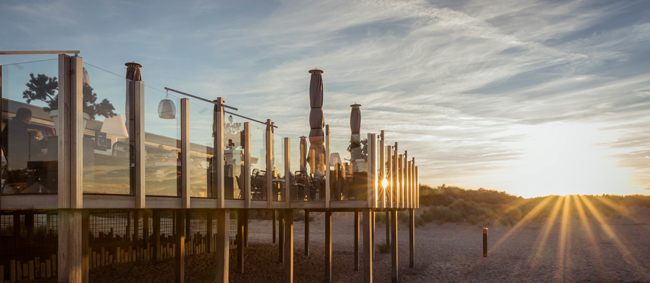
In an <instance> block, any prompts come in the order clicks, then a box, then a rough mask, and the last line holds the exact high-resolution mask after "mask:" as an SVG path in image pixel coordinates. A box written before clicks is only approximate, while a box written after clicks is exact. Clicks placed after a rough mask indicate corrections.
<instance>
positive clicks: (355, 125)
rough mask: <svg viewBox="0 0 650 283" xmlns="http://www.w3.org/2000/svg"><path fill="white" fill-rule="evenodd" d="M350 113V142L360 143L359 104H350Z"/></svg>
mask: <svg viewBox="0 0 650 283" xmlns="http://www.w3.org/2000/svg"><path fill="white" fill-rule="evenodd" d="M350 107H352V112H351V113H350V130H351V131H352V140H354V141H360V136H361V109H360V108H359V107H361V104H352V105H350Z"/></svg>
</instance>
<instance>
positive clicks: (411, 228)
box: [409, 208, 415, 268]
mask: <svg viewBox="0 0 650 283" xmlns="http://www.w3.org/2000/svg"><path fill="white" fill-rule="evenodd" d="M414 258H415V209H413V208H410V209H409V267H411V268H413V266H414V265H415V260H414Z"/></svg>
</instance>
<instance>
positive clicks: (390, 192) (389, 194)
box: [385, 145, 395, 243]
mask: <svg viewBox="0 0 650 283" xmlns="http://www.w3.org/2000/svg"><path fill="white" fill-rule="evenodd" d="M393 176H395V174H394V172H393V147H392V146H390V145H387V146H386V177H387V178H386V180H387V181H388V185H387V186H386V189H385V190H386V202H387V203H388V204H387V205H386V207H385V208H393V207H394V205H395V204H394V202H395V185H394V184H393V179H394V177H393ZM386 213H388V212H386ZM387 215H388V214H387ZM388 219H389V218H386V220H387V221H388ZM386 225H387V226H388V222H386ZM386 243H388V242H386Z"/></svg>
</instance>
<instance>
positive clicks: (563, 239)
mask: <svg viewBox="0 0 650 283" xmlns="http://www.w3.org/2000/svg"><path fill="white" fill-rule="evenodd" d="M570 222H571V218H569V196H568V195H567V196H565V197H564V205H563V206H562V225H561V226H560V246H559V247H558V253H557V266H556V269H555V272H556V274H555V278H556V279H558V278H559V281H564V267H565V266H564V262H565V259H566V245H567V234H568V232H569V231H568V230H569V224H570Z"/></svg>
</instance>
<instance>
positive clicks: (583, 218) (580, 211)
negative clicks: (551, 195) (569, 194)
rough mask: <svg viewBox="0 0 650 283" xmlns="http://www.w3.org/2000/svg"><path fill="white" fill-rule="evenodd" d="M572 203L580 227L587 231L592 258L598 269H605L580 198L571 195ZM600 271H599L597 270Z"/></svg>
mask: <svg viewBox="0 0 650 283" xmlns="http://www.w3.org/2000/svg"><path fill="white" fill-rule="evenodd" d="M573 201H574V203H575V204H576V210H577V211H578V215H579V216H580V222H582V226H583V227H584V228H585V231H587V237H589V241H590V242H591V244H592V245H593V247H594V248H593V249H591V250H592V252H593V253H594V256H595V257H596V259H597V260H598V264H599V265H600V267H601V268H602V267H605V266H604V263H603V257H602V255H601V254H600V249H598V242H597V241H596V237H595V236H594V232H593V230H591V224H589V220H587V214H586V213H585V209H584V207H583V206H582V201H581V200H580V198H578V196H577V195H573ZM599 270H601V269H599Z"/></svg>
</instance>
